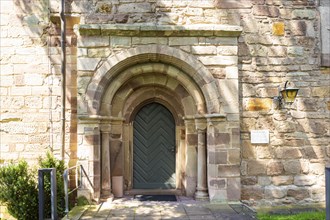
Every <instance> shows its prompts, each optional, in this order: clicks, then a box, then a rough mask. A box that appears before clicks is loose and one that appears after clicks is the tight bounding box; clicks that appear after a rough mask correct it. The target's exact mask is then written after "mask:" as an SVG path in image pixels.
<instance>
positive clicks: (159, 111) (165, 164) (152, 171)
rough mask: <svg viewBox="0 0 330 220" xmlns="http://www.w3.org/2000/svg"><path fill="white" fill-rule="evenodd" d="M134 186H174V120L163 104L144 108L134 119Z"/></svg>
mask: <svg viewBox="0 0 330 220" xmlns="http://www.w3.org/2000/svg"><path fill="white" fill-rule="evenodd" d="M133 127H134V134H133V145H134V146H133V188H135V189H173V188H175V122H174V119H173V116H172V114H171V112H170V111H169V110H168V109H167V108H165V107H164V106H163V105H161V104H158V103H151V104H148V105H145V106H144V107H142V109H141V110H140V111H139V112H138V114H137V115H136V117H135V120H134V125H133Z"/></svg>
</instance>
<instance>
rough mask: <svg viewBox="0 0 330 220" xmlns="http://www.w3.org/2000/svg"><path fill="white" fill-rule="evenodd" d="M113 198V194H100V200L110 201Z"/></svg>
mask: <svg viewBox="0 0 330 220" xmlns="http://www.w3.org/2000/svg"><path fill="white" fill-rule="evenodd" d="M113 200H114V196H113V194H112V193H111V194H109V195H102V196H101V198H100V202H112V201H113Z"/></svg>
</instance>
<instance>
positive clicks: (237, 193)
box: [227, 178, 241, 201]
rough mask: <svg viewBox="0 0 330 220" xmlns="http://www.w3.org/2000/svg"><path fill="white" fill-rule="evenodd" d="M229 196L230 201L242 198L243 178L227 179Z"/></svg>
mask: <svg viewBox="0 0 330 220" xmlns="http://www.w3.org/2000/svg"><path fill="white" fill-rule="evenodd" d="M227 196H228V200H229V201H238V200H240V198H241V178H228V179H227Z"/></svg>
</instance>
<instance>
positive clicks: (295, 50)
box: [287, 46, 304, 57]
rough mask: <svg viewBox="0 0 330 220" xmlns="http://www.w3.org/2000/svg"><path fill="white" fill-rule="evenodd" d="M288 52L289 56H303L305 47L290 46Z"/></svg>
mask: <svg viewBox="0 0 330 220" xmlns="http://www.w3.org/2000/svg"><path fill="white" fill-rule="evenodd" d="M287 53H288V56H293V57H296V56H303V55H304V48H303V47H297V46H295V47H288V48H287Z"/></svg>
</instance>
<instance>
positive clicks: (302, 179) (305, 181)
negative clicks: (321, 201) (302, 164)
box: [293, 167, 324, 186]
mask: <svg viewBox="0 0 330 220" xmlns="http://www.w3.org/2000/svg"><path fill="white" fill-rule="evenodd" d="M323 168H324V167H323ZM293 183H294V185H296V186H312V185H314V184H315V183H316V177H315V176H311V175H310V176H307V175H304V176H295V177H294V182H293Z"/></svg>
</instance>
